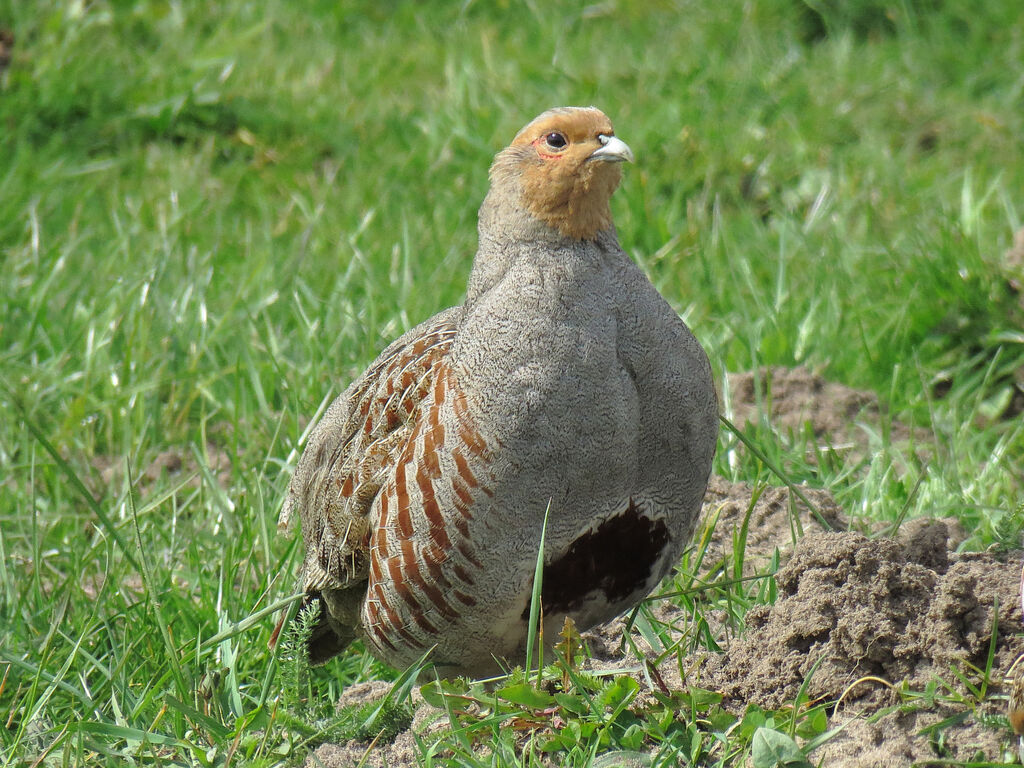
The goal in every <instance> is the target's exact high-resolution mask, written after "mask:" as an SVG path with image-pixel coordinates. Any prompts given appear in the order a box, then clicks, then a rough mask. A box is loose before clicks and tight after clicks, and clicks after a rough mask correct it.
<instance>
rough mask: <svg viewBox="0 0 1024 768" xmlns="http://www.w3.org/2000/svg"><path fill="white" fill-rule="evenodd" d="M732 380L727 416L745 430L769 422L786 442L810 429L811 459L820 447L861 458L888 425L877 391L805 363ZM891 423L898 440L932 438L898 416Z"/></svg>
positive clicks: (732, 376)
mask: <svg viewBox="0 0 1024 768" xmlns="http://www.w3.org/2000/svg"><path fill="white" fill-rule="evenodd" d="M726 383H727V386H728V389H729V412H728V413H727V414H726V415H727V416H730V415H731V421H732V422H733V424H735V425H736V426H737V427H739V428H740V429H743V428H744V427H749V426H750V425H757V424H760V423H762V422H767V423H768V424H770V425H771V427H772V428H773V429H774V430H775V432H776V433H777V434H778V435H779V437H780V439H782V440H790V439H791V438H795V437H799V436H803V435H805V434H806V432H807V430H808V428H809V430H810V434H811V435H812V436H813V441H812V443H811V444H809V445H808V446H807V459H808V460H809V461H811V462H813V461H815V460H816V452H817V451H822V452H825V451H832V452H836V453H840V454H842V455H843V456H844V457H845V458H846V459H847V460H854V461H856V460H859V459H860V458H862V457H864V456H865V455H867V453H868V451H869V449H870V447H871V440H872V433H877V432H878V431H880V428H881V424H882V423H883V414H882V408H881V406H880V404H879V401H878V397H877V396H876V395H875V394H874V393H873V392H869V391H867V390H862V389H853V388H851V387H848V386H846V385H844V384H839V383H836V382H833V381H828V380H826V379H825V378H823V377H822V376H821V375H820V374H818V373H816V372H814V371H812V370H810V369H808V368H805V367H804V366H797V367H795V368H784V367H781V366H774V367H767V366H766V367H762V368H759V369H757V370H756V371H746V372H743V373H730V374H728V377H727V382H726ZM886 426H887V428H888V430H889V440H890V441H892V442H895V443H903V442H905V441H907V440H909V439H910V438H911V437H914V438H916V439H917V440H918V441H920V440H922V439H924V438H926V435H925V434H924V433H923V432H921V431H919V430H911V429H910V428H909V427H907V426H906V425H905V424H902V423H900V422H898V421H895V420H893V421H890V422H889V423H888V424H887V425H886Z"/></svg>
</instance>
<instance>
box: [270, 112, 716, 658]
mask: <svg viewBox="0 0 1024 768" xmlns="http://www.w3.org/2000/svg"><path fill="white" fill-rule="evenodd" d="M632 159H633V154H632V152H631V151H630V149H629V147H628V146H627V145H626V144H625V143H624V142H623V141H622V140H620V139H619V138H617V137H616V136H615V134H614V132H613V130H612V125H611V122H610V121H609V120H608V118H607V117H605V115H604V114H603V113H602V112H601V111H599V110H597V109H594V108H579V107H572V108H568V107H567V108H558V109H552V110H549V111H547V112H545V113H543V114H542V115H540V116H539V117H537V118H536V119H535V120H533V121H532V122H531V123H530V124H529V125H527V126H526V127H525V128H523V129H522V130H521V131H520V132H519V133H518V134H517V135H516V137H515V139H514V140H513V141H512V144H511V146H509V147H508V148H506V149H504V150H503V151H501V152H499V153H498V154H497V156H496V157H495V159H494V163H493V165H492V166H491V170H490V190H489V192H488V194H487V197H486V198H485V200H484V202H483V205H482V206H481V208H480V214H479V247H478V250H477V253H476V257H475V259H474V261H473V268H472V272H471V274H470V277H469V285H468V289H467V293H466V301H465V303H464V304H463V305H462V306H459V307H452V308H450V309H447V310H445V311H443V312H441V313H439V314H437V315H435V316H434V317H432V318H430V319H429V320H427V321H426V322H424V323H422V324H420V325H419V326H417V327H416V328H414V329H412V330H411V331H409V332H408V333H406V334H405V335H403V336H402V337H401V338H399V339H398V340H397V341H395V342H394V343H393V344H391V345H390V346H389V347H388V348H387V349H385V350H384V351H383V352H382V353H381V354H380V356H379V357H378V358H377V360H376V361H374V363H373V364H372V365H371V366H370V367H369V368H368V369H367V371H366V372H365V373H364V374H363V375H362V376H360V377H359V378H358V379H356V380H355V381H354V382H352V384H351V385H350V386H349V387H348V389H347V390H345V392H344V393H343V394H342V395H341V396H340V397H338V398H337V399H336V400H335V401H334V403H333V404H332V405H331V406H330V408H329V409H328V410H327V412H326V413H325V414H324V416H323V418H322V419H321V420H320V422H319V424H318V425H317V426H316V428H315V429H314V430H313V431H312V433H311V434H310V437H309V442H308V444H307V446H306V449H305V451H304V454H303V456H302V458H301V459H300V461H299V464H298V466H297V468H296V470H295V474H294V476H293V478H292V482H291V485H290V487H289V491H288V496H287V499H286V501H285V506H284V508H283V513H282V514H283V519H284V520H287V518H288V517H289V516H290V515H291V514H292V513H293V512H295V511H297V512H298V513H299V515H300V517H301V522H302V533H303V537H304V539H305V546H306V557H305V562H304V564H303V567H302V573H301V576H300V580H301V588H302V589H303V590H304V592H305V595H306V600H307V602H312V601H313V600H314V599H317V598H318V599H319V602H318V603H317V606H318V609H317V610H318V611H319V615H318V619H317V622H318V623H317V626H316V628H315V629H314V631H313V634H312V637H311V638H310V641H309V646H308V650H309V655H310V659H311V660H312V661H314V662H319V661H324V660H326V659H327V658H329V657H331V656H333V655H334V654H336V653H338V652H339V651H341V650H342V649H344V648H345V646H347V645H348V644H349V643H350V642H351V641H352V640H353V639H355V638H361V639H362V640H363V641H364V643H365V644H366V647H367V648H368V649H369V650H370V651H371V652H372V653H373V654H374V655H375V656H377V657H378V658H380V659H382V660H383V661H385V662H386V663H388V664H391V665H393V666H397V667H404V666H407V665H409V664H411V663H413V662H414V661H416V660H417V659H418V658H419V657H420V656H422V655H423V653H424V652H425V651H426V650H427V649H430V648H432V647H433V652H432V655H431V656H430V659H431V661H432V662H433V663H434V665H435V668H436V669H437V670H438V671H439V672H440V674H442V675H447V676H451V675H458V674H463V675H473V676H479V675H484V674H488V673H494V672H497V671H498V670H499V665H498V662H502V663H512V664H514V663H521V662H522V660H523V656H524V649H525V647H526V634H527V624H528V619H529V611H530V597H531V591H532V584H533V576H534V570H535V565H536V559H537V553H538V549H539V542H540V538H541V531H542V528H543V526H544V519H545V513H546V512H547V514H548V520H547V528H546V545H545V556H544V568H543V580H542V590H541V600H542V608H543V617H544V619H543V620H544V637H545V638H547V639H549V640H550V639H554V638H556V636H557V633H558V630H559V629H560V628H561V626H562V624H563V621H564V619H565V617H566V616H570V617H571V618H572V619H573V620H574V621H575V623H576V625H577V626H578V627H579V628H581V629H584V628H587V627H590V626H593V625H594V624H597V623H599V622H602V621H605V620H608V619H611V618H613V617H615V616H616V615H618V614H620V613H622V612H624V611H626V610H627V609H629V608H631V607H632V606H634V605H635V604H636V603H637V602H638V601H639V600H641V599H642V598H643V597H645V596H646V595H647V594H648V593H649V592H650V591H651V590H652V589H653V588H654V587H655V586H656V585H657V584H658V582H659V581H660V580H661V579H662V578H663V577H664V576H665V575H666V574H667V573H668V571H669V570H670V569H671V568H672V566H673V565H674V564H675V563H676V561H677V560H678V558H679V557H680V555H681V553H682V551H683V548H684V547H685V545H686V543H687V541H688V539H689V537H690V535H691V533H692V532H693V528H694V525H695V521H696V517H697V514H698V510H699V509H700V504H701V499H702V497H703V495H704V491H705V488H706V486H707V481H708V475H709V473H710V470H711V460H712V457H713V455H714V451H715V444H716V439H717V433H718V403H717V398H716V395H715V389H714V384H713V382H712V376H711V369H710V366H709V364H708V359H707V356H706V354H705V353H704V350H703V349H702V348H701V346H700V344H698V343H697V341H696V339H695V338H694V337H693V335H692V334H691V333H690V330H689V329H688V328H687V327H686V325H685V324H684V323H683V322H682V320H680V318H679V316H678V315H677V314H676V313H675V312H674V311H673V310H672V308H671V307H670V306H669V304H668V303H667V302H666V301H665V299H664V298H662V296H661V295H660V294H659V293H658V292H657V290H656V289H655V288H654V286H653V285H652V284H651V282H650V281H649V280H648V279H647V277H646V276H645V275H644V274H643V272H642V271H641V270H640V269H639V268H638V267H637V266H636V265H635V264H634V263H633V262H632V261H631V260H630V259H629V257H627V256H626V254H625V253H624V252H623V250H622V248H621V247H620V246H619V243H618V239H617V235H616V231H615V227H614V225H613V223H612V215H611V209H610V207H609V200H610V198H611V195H612V193H613V192H614V190H615V188H616V187H617V186H618V183H619V179H620V169H621V164H622V162H623V161H631V160H632Z"/></svg>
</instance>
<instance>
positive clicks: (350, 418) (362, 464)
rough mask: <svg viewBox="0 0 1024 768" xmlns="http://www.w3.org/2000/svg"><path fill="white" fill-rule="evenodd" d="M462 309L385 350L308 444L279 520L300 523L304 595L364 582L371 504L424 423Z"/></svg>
mask: <svg viewBox="0 0 1024 768" xmlns="http://www.w3.org/2000/svg"><path fill="white" fill-rule="evenodd" d="M461 311H462V310H461V308H460V307H453V308H452V309H448V310H446V311H444V312H441V313H439V314H437V315H435V316H434V317H432V318H430V319H429V320H427V321H425V322H424V323H421V324H420V325H418V326H417V327H416V328H413V329H412V330H411V331H409V332H408V333H406V334H405V335H404V336H402V337H401V338H399V339H398V340H397V341H395V342H394V343H393V344H391V345H390V346H389V347H388V348H387V349H385V350H384V351H383V352H382V353H381V354H380V356H379V357H378V358H377V359H376V360H375V361H374V363H373V364H372V365H371V366H370V367H369V368H368V369H367V370H366V372H365V373H364V374H363V375H362V376H360V377H359V378H358V379H357V380H356V381H354V382H353V383H352V384H351V386H349V388H348V389H347V390H345V392H344V393H343V394H342V395H341V396H340V397H338V398H337V399H336V400H335V401H334V403H333V404H332V405H331V407H330V408H329V409H328V410H327V412H326V413H325V414H324V416H323V418H322V419H321V420H320V423H319V424H318V425H317V427H316V429H314V430H313V432H312V434H311V435H310V438H309V443H308V445H307V446H306V450H305V451H304V452H303V456H302V459H301V460H300V461H299V464H298V466H297V467H296V469H295V474H294V476H293V478H292V482H291V485H290V486H289V490H288V498H287V499H286V501H285V506H284V509H283V511H282V518H283V519H287V517H288V516H289V515H290V514H291V513H292V512H293V511H295V510H297V511H298V512H299V515H300V518H301V521H302V533H303V538H304V539H305V543H306V559H305V563H304V565H303V573H302V576H301V583H302V586H303V589H304V590H305V591H306V592H311V591H319V590H323V589H341V588H344V587H347V586H350V585H351V584H352V583H353V582H357V581H362V580H365V579H366V578H367V571H368V567H369V550H370V538H371V535H372V532H373V529H374V527H375V525H376V522H377V521H374V520H372V519H371V518H372V515H371V508H372V506H373V501H374V499H375V498H376V497H377V495H378V494H379V493H380V490H381V487H382V485H383V484H384V482H385V480H386V477H387V475H388V472H389V470H390V469H391V468H392V466H393V465H394V463H395V462H396V461H397V460H398V453H399V450H398V449H399V448H400V447H401V446H402V445H403V444H404V442H406V441H407V440H408V438H409V436H410V434H411V433H412V432H413V431H414V429H415V425H416V423H417V421H418V420H419V419H420V418H421V417H422V414H421V410H422V409H421V408H420V405H421V403H422V402H423V400H424V398H426V397H427V395H428V394H429V392H430V391H431V388H432V387H433V383H434V381H433V380H434V377H435V376H436V375H437V372H438V370H439V368H440V367H441V364H442V363H443V361H444V360H445V358H446V357H447V354H448V350H449V349H450V347H451V344H452V340H453V339H454V337H455V333H456V329H457V327H458V321H459V319H460V317H461Z"/></svg>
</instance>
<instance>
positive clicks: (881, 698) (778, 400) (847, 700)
mask: <svg viewBox="0 0 1024 768" xmlns="http://www.w3.org/2000/svg"><path fill="white" fill-rule="evenodd" d="M771 376H772V379H773V381H774V382H780V381H781V382H783V383H784V386H782V387H778V386H775V385H773V390H772V407H773V410H772V413H773V414H774V416H773V422H774V423H776V424H780V423H781V424H794V425H799V424H802V423H803V421H800V420H803V419H806V420H807V421H809V423H811V425H812V429H813V431H814V434H815V435H819V434H820V435H835V434H843V430H847V431H848V430H849V429H850V427H849V419H850V418H853V417H855V416H856V417H863V414H865V413H867V414H868V417H870V416H871V414H872V413H874V414H875V415H877V413H878V411H877V410H874V411H872V408H877V404H876V405H874V406H873V405H872V403H873V402H874V401H873V399H872V398H870V397H866V396H864V395H863V393H861V394H857V393H853V394H851V392H853V391H852V390H845V388H841V389H836V388H835V387H834V386H833V385H829V384H827V383H826V384H818V383H814V377H813V376H812V375H811V374H809V373H808V372H807V371H803V370H800V371H798V372H797V373H794V374H792V375H790V374H784V375H781V376H780V375H779V372H778V370H777V369H773V371H772V373H771ZM746 381H752V378H750V379H747V380H746ZM731 385H732V382H731ZM737 386H739V387H740V388H741V389H742V387H744V386H747V385H746V384H744V383H743V381H740V382H739V384H738V385H737ZM782 393H787V394H785V395H784V396H781V397H780V395H781V394H782ZM790 395H792V397H793V398H794V402H790V401H789V397H790ZM814 398H817V399H819V400H823V401H825V402H824V403H818V404H814V403H810V402H809V400H810V399H814ZM801 403H803V404H804V405H801ZM828 403H831V404H832V406H829V405H828ZM805 406H806V407H805ZM830 409H831V410H834V412H835V414H836V415H837V418H836V419H833V418H832V415H831V414H830V413H829V411H830ZM790 414H802V415H799V416H797V415H792V416H790ZM790 419H796V421H790ZM843 419H845V422H843ZM776 420H778V421H776ZM799 428H801V429H802V427H799ZM801 490H802V492H803V493H804V495H806V496H807V497H808V498H809V499H810V501H811V502H812V503H813V504H814V505H815V507H816V508H817V510H818V512H819V513H820V514H821V518H822V519H823V520H824V523H825V524H823V523H822V522H821V521H820V520H819V519H817V518H816V517H814V516H812V515H811V514H810V512H809V510H808V509H807V508H806V506H805V505H804V504H803V503H802V502H799V501H797V500H796V499H795V497H794V496H793V494H791V492H790V491H789V490H788V489H784V488H767V489H763V490H762V491H761V492H760V494H759V496H758V497H757V498H756V501H755V500H754V498H753V496H754V492H753V489H751V488H750V486H748V485H745V484H742V483H730V482H728V481H726V480H723V479H721V478H712V481H711V484H710V487H709V489H708V493H707V496H706V498H705V503H704V510H703V516H704V519H705V521H709V520H711V519H713V518H715V517H717V523H716V525H715V528H714V531H713V533H712V535H711V536H710V538H709V546H708V549H707V550H706V553H705V556H704V560H703V564H702V567H701V571H702V572H703V573H708V572H710V571H713V570H714V569H715V568H716V567H718V566H719V565H720V564H721V562H722V561H723V560H725V561H726V562H728V559H729V558H731V555H732V543H733V540H734V538H733V537H734V533H735V531H737V530H738V529H739V526H740V525H741V524H742V521H743V519H744V517H745V516H746V514H747V512H748V510H750V522H749V532H748V536H747V542H746V547H745V558H744V571H745V573H746V574H747V575H750V574H753V573H755V572H758V571H759V570H763V569H764V567H765V566H766V564H767V563H768V562H769V560H770V558H771V556H772V554H773V552H774V551H775V550H776V549H778V551H779V552H780V555H781V557H782V560H783V562H784V565H783V567H782V568H781V569H780V570H779V572H778V574H777V575H776V583H777V586H778V599H777V600H776V602H775V604H774V605H772V606H758V607H755V608H753V609H751V610H750V611H749V612H748V613H747V615H746V628H745V631H744V632H743V633H741V635H740V636H739V637H729V635H730V634H732V633H731V632H729V631H727V630H726V624H725V621H724V617H723V616H709V619H711V621H712V626H713V629H714V631H715V634H716V637H717V638H718V639H719V642H720V643H721V644H722V645H723V648H724V652H723V653H722V654H709V653H696V654H692V655H691V657H690V658H689V659H688V664H689V668H688V669H687V670H684V672H685V675H686V681H685V683H684V681H683V680H682V679H681V677H680V670H679V668H678V664H676V663H675V662H674V660H670V661H668V662H666V663H665V664H664V665H663V666H662V667H661V668H660V669H659V672H660V675H661V678H662V680H663V681H664V683H665V684H667V685H668V686H669V687H670V688H677V687H680V686H683V685H697V686H700V687H703V688H710V689H713V690H717V691H720V692H721V693H722V694H723V695H724V697H725V700H724V704H725V706H726V707H727V708H729V709H731V710H733V711H735V712H737V713H742V712H743V711H744V709H745V708H746V707H747V706H748V705H749V704H757V705H759V706H761V707H764V708H768V709H778V708H780V707H784V706H787V705H790V704H792V702H793V701H794V699H795V698H796V697H797V695H798V692H799V691H800V688H801V685H802V684H803V683H804V681H805V679H807V678H808V677H809V680H810V681H809V683H808V685H807V688H806V694H807V695H808V696H809V697H810V699H811V701H812V702H817V701H821V702H835V701H837V700H840V699H841V702H840V704H839V705H838V706H830V715H831V716H830V719H829V724H828V727H829V728H830V729H831V728H840V727H841V730H840V732H839V733H838V735H836V736H835V737H834V738H833V739H831V740H830V741H829V742H827V743H826V744H825V745H823V746H822V747H819V748H818V749H817V750H816V751H815V752H814V753H813V754H812V755H811V760H812V761H813V762H814V763H815V764H821V765H827V766H840V768H892V767H893V766H900V765H911V764H912V763H913V764H915V765H922V766H926V765H933V764H936V763H935V762H934V761H936V760H939V759H946V760H949V759H952V760H961V761H967V760H975V761H977V760H988V761H999V760H1002V759H1004V757H1005V756H1006V755H1007V754H1009V753H1010V752H1012V751H1015V748H1016V742H1015V739H1014V737H1013V735H1012V733H1011V732H1010V731H1009V730H1008V729H1007V728H1001V727H999V726H998V724H995V725H993V722H994V718H993V717H986V715H991V716H994V715H1002V714H1003V713H1004V706H1005V705H1004V704H1003V702H1002V700H1001V699H1000V698H999V697H1000V696H1002V695H1005V694H1006V693H1008V690H1007V689H1008V687H1009V686H1008V685H1003V678H1004V676H1005V675H1007V674H1008V672H1009V670H1010V667H1011V665H1012V664H1013V662H1014V661H1015V659H1016V658H1017V657H1018V656H1020V655H1021V654H1024V635H1022V632H1021V630H1022V616H1021V607H1020V574H1021V560H1022V558H1024V553H1021V552H1013V553H1010V554H1008V555H999V554H997V553H994V552H984V553H968V554H957V553H956V552H955V548H956V544H958V543H959V542H960V541H962V539H963V535H964V534H963V532H962V530H960V529H959V526H958V525H956V524H955V523H953V522H947V521H943V520H927V519H920V520H913V521H909V522H907V523H905V524H904V525H903V526H902V529H901V531H900V534H899V536H898V538H896V539H886V538H873V539H869V538H867V537H865V536H864V535H863V534H861V533H857V532H850V531H846V530H845V528H846V527H847V526H846V522H845V518H844V516H843V514H842V511H841V510H840V508H839V507H838V505H837V504H836V503H835V501H834V500H833V498H832V497H831V495H830V494H828V493H827V492H826V491H821V490H814V489H808V488H802V489H801ZM797 520H799V525H797V524H796V521H797ZM800 531H802V534H801V533H799V532H800ZM997 605H998V616H997V615H996V613H997V608H996V606H997ZM652 612H653V613H654V615H655V617H656V618H657V619H658V620H660V621H662V622H664V623H665V624H666V625H669V626H672V627H679V631H680V632H683V631H685V629H686V627H687V625H688V617H687V616H685V615H683V614H682V612H681V611H680V609H679V608H677V607H676V606H675V605H674V604H673V603H671V602H669V601H659V602H655V603H654V604H653V605H652ZM716 621H717V622H718V623H717V624H716V623H715V622H716ZM993 626H995V627H996V628H997V642H996V645H995V653H994V658H993V663H992V675H991V678H992V682H991V683H990V687H989V695H988V697H987V698H986V700H985V702H984V703H983V704H981V705H980V706H978V707H977V714H975V713H972V712H971V710H970V707H969V705H968V704H966V703H959V704H958V703H957V702H956V697H957V696H959V695H961V694H963V693H964V692H965V686H964V685H963V684H962V683H960V682H958V681H957V677H956V674H954V672H953V671H952V670H956V671H957V672H958V673H959V674H962V675H964V676H965V677H966V678H967V679H968V680H970V681H972V682H973V683H976V682H977V681H978V679H979V675H978V672H977V669H979V668H984V667H985V666H986V663H987V657H988V652H989V647H990V642H991V637H992V628H993ZM623 629H624V624H623V620H622V619H617V620H615V621H613V622H609V623H608V624H606V625H604V626H602V627H598V628H596V629H595V630H593V631H591V632H588V633H585V635H584V639H585V641H586V642H587V644H588V646H589V648H590V651H591V654H592V656H593V660H592V665H593V666H595V667H600V668H603V669H608V668H612V669H614V668H627V667H632V668H635V666H636V659H635V658H630V657H623V656H622V655H621V654H620V653H619V650H618V649H619V647H620V645H621V644H620V640H621V636H622V632H623ZM633 640H634V643H635V645H636V646H637V647H638V648H639V649H640V650H641V651H644V649H645V644H644V642H643V640H642V638H640V636H639V635H638V634H637V633H635V632H634V635H633ZM815 664H817V666H816V667H815ZM812 670H813V671H812ZM868 678H873V679H868ZM883 680H884V681H886V682H880V681H883ZM936 680H941V681H943V682H942V683H940V684H939V685H938V686H937V688H936V691H937V694H938V695H937V697H936V699H935V700H933V701H930V702H929V701H925V700H924V699H922V698H915V697H910V696H902V697H900V696H898V695H897V693H896V692H895V690H894V689H893V688H892V687H890V686H903V687H905V690H907V691H911V692H916V693H920V692H923V691H925V690H926V689H927V688H928V686H929V685H933V686H934V684H935V681H936ZM638 682H640V684H641V686H642V687H644V688H646V686H647V683H646V681H645V680H644V679H642V678H638ZM886 683H888V685H887V684H886ZM947 684H948V685H949V686H951V687H952V690H950V689H948V688H946V687H945V686H946V685H947ZM384 691H386V686H383V685H382V684H379V683H376V684H370V685H368V686H359V687H354V688H353V689H350V690H349V691H346V694H345V703H346V704H351V703H356V702H357V701H361V700H364V699H365V697H367V696H370V697H374V696H380V695H383V692H384ZM993 696H995V697H996V700H995V701H994V700H993ZM897 704H900V705H902V706H901V707H897V706H894V705H897ZM946 718H958V719H959V722H956V721H954V722H952V724H947V725H944V726H943V727H942V728H938V729H934V728H932V729H931V730H929V728H930V727H931V726H935V725H936V724H937V723H940V722H941V721H943V720H944V719H946ZM982 721H984V722H985V723H987V724H983V722H982ZM443 723H444V718H443V717H441V718H440V719H439V720H438V713H437V711H436V710H432V709H431V708H430V707H427V706H426V705H422V706H420V708H419V710H418V712H417V716H416V721H415V722H414V724H413V727H412V729H411V730H410V731H408V732H406V733H403V734H401V735H400V736H399V737H398V738H397V739H396V740H395V742H394V743H393V744H390V745H376V746H375V747H373V748H372V749H370V750H369V754H368V755H367V748H368V745H367V744H359V743H349V744H346V745H323V746H321V747H319V748H318V749H317V751H316V753H315V755H312V756H311V757H310V758H309V760H308V761H307V763H306V766H307V767H308V768H313V766H318V767H319V766H324V767H326V768H340V767H341V766H351V765H356V764H357V763H359V761H360V760H361V759H362V758H363V757H364V755H366V756H367V761H366V763H365V764H366V765H367V766H385V765H387V766H412V765H415V764H416V754H417V748H416V745H415V742H414V740H413V738H412V733H413V732H416V733H420V732H421V729H427V731H428V732H429V731H432V730H436V729H438V728H440V727H443ZM613 762H614V761H613Z"/></svg>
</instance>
